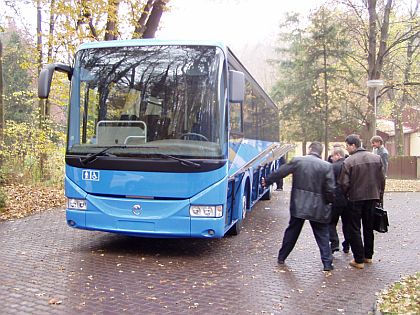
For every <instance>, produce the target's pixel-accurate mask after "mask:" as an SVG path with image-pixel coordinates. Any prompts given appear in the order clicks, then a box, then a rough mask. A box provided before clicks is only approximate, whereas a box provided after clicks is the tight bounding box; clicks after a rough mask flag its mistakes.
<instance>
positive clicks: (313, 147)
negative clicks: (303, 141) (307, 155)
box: [309, 141, 323, 155]
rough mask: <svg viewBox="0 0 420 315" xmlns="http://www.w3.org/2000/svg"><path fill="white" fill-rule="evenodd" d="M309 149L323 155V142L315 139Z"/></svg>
mask: <svg viewBox="0 0 420 315" xmlns="http://www.w3.org/2000/svg"><path fill="white" fill-rule="evenodd" d="M309 149H310V150H311V152H313V153H317V154H319V155H321V154H322V149H323V146H322V143H321V142H318V141H314V142H312V143H311V144H310V145H309Z"/></svg>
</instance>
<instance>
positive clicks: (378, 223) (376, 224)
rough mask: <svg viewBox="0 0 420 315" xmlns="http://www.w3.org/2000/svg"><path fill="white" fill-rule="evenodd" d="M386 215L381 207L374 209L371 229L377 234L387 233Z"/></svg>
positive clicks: (387, 222)
mask: <svg viewBox="0 0 420 315" xmlns="http://www.w3.org/2000/svg"><path fill="white" fill-rule="evenodd" d="M388 226H389V221H388V213H387V212H386V211H385V210H384V209H383V208H381V207H376V208H375V211H374V214H373V229H374V230H375V231H377V232H379V233H386V232H388Z"/></svg>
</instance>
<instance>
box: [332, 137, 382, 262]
mask: <svg viewBox="0 0 420 315" xmlns="http://www.w3.org/2000/svg"><path fill="white" fill-rule="evenodd" d="M346 148H347V151H348V152H349V154H350V156H349V157H348V158H347V159H345V160H344V162H343V168H342V170H341V174H340V176H339V178H338V183H339V184H340V185H341V188H342V189H343V192H344V194H345V195H346V196H347V199H348V200H349V205H348V210H349V211H348V213H349V237H350V246H351V250H352V252H353V257H354V259H353V260H352V261H351V262H350V266H352V267H355V268H358V269H363V268H364V266H365V265H364V264H365V263H372V256H373V247H374V238H373V213H374V209H375V206H376V203H377V202H378V201H379V200H382V198H383V194H384V187H385V175H384V172H383V166H382V161H381V158H380V156H379V155H376V154H373V153H371V152H368V151H366V149H364V148H362V146H361V141H360V138H359V136H357V135H349V136H347V138H346ZM360 222H362V224H363V240H362V236H361V233H360V228H361V223H360Z"/></svg>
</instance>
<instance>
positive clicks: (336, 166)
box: [329, 147, 350, 253]
mask: <svg viewBox="0 0 420 315" xmlns="http://www.w3.org/2000/svg"><path fill="white" fill-rule="evenodd" d="M345 158H346V154H345V152H344V150H343V149H342V148H341V147H334V150H333V152H332V154H331V163H332V166H333V172H334V178H335V180H336V183H337V180H338V177H339V176H340V173H341V168H342V166H343V162H344V159H345ZM340 216H341V223H342V230H343V235H344V241H343V252H345V253H348V252H349V247H350V244H349V242H348V240H349V236H348V219H347V218H348V210H347V198H346V197H345V196H344V194H343V191H342V189H341V186H340V185H338V184H336V186H335V199H334V202H333V205H332V214H331V222H330V226H329V228H330V242H331V251H332V252H333V253H334V252H336V251H339V250H340V240H339V238H338V234H337V223H338V220H339V219H340Z"/></svg>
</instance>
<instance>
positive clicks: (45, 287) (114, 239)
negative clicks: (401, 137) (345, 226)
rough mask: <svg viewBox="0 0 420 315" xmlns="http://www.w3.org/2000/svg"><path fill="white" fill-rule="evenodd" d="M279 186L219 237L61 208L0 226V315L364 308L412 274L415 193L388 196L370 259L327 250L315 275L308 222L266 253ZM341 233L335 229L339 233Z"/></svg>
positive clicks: (418, 261)
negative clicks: (383, 230) (85, 218)
mask: <svg viewBox="0 0 420 315" xmlns="http://www.w3.org/2000/svg"><path fill="white" fill-rule="evenodd" d="M289 195H290V194H289V192H287V191H283V192H274V193H273V199H272V200H271V201H264V202H260V203H259V204H258V205H257V206H256V208H255V209H254V210H253V211H252V212H251V213H250V214H249V215H248V216H247V218H246V222H245V224H244V227H243V230H242V233H241V234H240V235H238V236H231V237H225V238H223V239H215V240H208V239H142V238H134V237H125V236H120V235H115V234H107V233H100V232H89V231H82V230H75V229H71V228H68V227H67V226H66V224H65V213H64V211H63V210H54V211H47V212H44V213H41V214H36V215H33V216H31V217H28V218H25V219H22V220H16V221H9V222H3V223H0V247H1V251H0V309H1V311H0V312H1V313H2V314H124V313H125V314H185V313H187V314H188V313H202V312H208V313H209V312H211V313H217V314H271V313H272V314H321V313H322V314H367V313H369V312H370V311H371V310H372V307H373V304H374V302H375V292H378V291H380V290H382V289H383V288H384V287H385V286H386V285H387V284H390V283H392V282H394V281H396V280H398V279H399V278H400V276H401V275H406V274H413V273H415V272H416V271H420V257H419V256H420V251H419V245H418V244H419V243H418V241H417V240H418V238H419V236H420V231H419V222H420V218H419V217H420V210H419V203H420V193H388V194H386V196H385V206H386V208H387V210H388V213H389V218H390V224H391V226H390V231H389V233H387V234H378V233H376V234H375V237H376V254H375V255H374V263H373V264H372V265H368V266H366V267H365V269H364V270H356V269H353V268H351V267H349V266H348V262H349V261H350V260H351V256H350V255H349V254H344V253H342V252H339V253H336V254H335V262H334V263H335V267H336V269H335V270H334V271H333V272H332V273H324V272H323V271H322V264H321V260H320V257H319V252H318V248H317V246H316V243H315V240H314V238H313V235H312V231H311V229H310V226H309V224H308V223H306V224H305V226H304V229H303V231H302V235H301V237H300V239H299V240H298V243H297V245H296V247H295V250H294V251H293V252H292V254H291V255H290V256H289V258H288V260H287V261H286V266H285V267H279V266H278V265H277V261H276V257H277V252H278V249H279V246H280V242H281V239H282V236H283V232H284V229H285V227H286V226H287V222H288V218H289V214H288V203H289V202H288V201H289V200H288V199H289ZM340 235H341V234H340Z"/></svg>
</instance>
